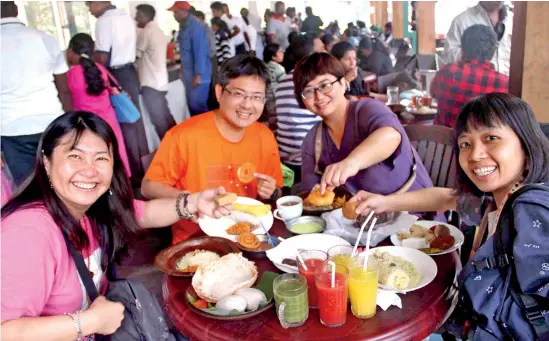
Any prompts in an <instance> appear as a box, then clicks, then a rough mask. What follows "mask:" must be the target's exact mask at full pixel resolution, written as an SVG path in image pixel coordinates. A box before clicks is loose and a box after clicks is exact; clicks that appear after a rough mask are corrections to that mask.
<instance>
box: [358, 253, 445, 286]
mask: <svg viewBox="0 0 549 341" xmlns="http://www.w3.org/2000/svg"><path fill="white" fill-rule="evenodd" d="M370 259H371V260H375V261H376V264H377V266H378V269H379V276H378V282H379V288H380V289H383V290H388V291H398V292H402V293H406V292H410V291H414V290H418V289H421V288H423V287H424V286H426V285H427V284H429V283H431V282H432V281H433V280H434V279H435V277H436V275H437V271H438V268H437V263H435V261H434V260H433V258H431V257H429V256H428V255H427V254H425V253H423V252H421V251H418V250H415V249H410V248H407V247H402V246H382V247H376V248H374V249H370V251H369V258H368V263H369V264H370Z"/></svg>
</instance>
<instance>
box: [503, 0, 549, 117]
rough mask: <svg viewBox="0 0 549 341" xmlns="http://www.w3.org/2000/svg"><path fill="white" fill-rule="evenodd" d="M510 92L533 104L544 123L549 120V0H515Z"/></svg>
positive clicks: (535, 112)
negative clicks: (548, 78)
mask: <svg viewBox="0 0 549 341" xmlns="http://www.w3.org/2000/svg"><path fill="white" fill-rule="evenodd" d="M514 5H515V15H514V21H513V38H512V47H511V70H510V75H509V92H510V93H512V94H513V95H515V96H518V97H521V98H522V99H524V100H525V101H526V102H528V104H529V105H530V106H531V107H532V109H533V111H534V114H535V115H536V118H537V119H538V121H539V122H541V123H549V111H548V110H547V108H549V82H547V74H549V48H547V41H548V40H549V22H548V21H547V20H546V18H547V16H549V2H546V1H541V2H537V1H527V2H526V1H525V2H522V1H514Z"/></svg>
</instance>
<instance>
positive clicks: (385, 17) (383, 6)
mask: <svg viewBox="0 0 549 341" xmlns="http://www.w3.org/2000/svg"><path fill="white" fill-rule="evenodd" d="M378 2H379V10H380V12H381V22H380V23H379V26H381V30H383V28H384V26H385V24H386V23H387V22H388V21H389V12H388V11H387V5H388V2H387V1H378Z"/></svg>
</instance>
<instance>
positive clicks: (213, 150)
mask: <svg viewBox="0 0 549 341" xmlns="http://www.w3.org/2000/svg"><path fill="white" fill-rule="evenodd" d="M218 77H219V78H218V83H217V84H216V86H215V94H216V97H217V100H218V101H219V105H220V108H219V109H218V110H216V111H211V112H207V113H204V114H201V115H198V116H195V117H192V118H190V119H188V120H186V121H184V122H182V123H180V124H178V125H177V126H175V127H173V128H172V129H170V130H169V131H168V132H167V133H166V135H165V136H164V138H163V139H162V142H161V143H160V146H159V147H158V150H157V151H156V154H155V156H154V159H153V161H152V163H151V165H150V167H149V169H148V171H147V173H146V174H145V178H144V179H143V184H142V186H141V191H142V193H143V195H144V196H145V197H147V198H150V199H156V198H174V197H177V196H178V195H179V194H180V193H181V191H183V190H185V191H190V192H197V191H202V190H205V189H207V188H214V187H217V186H223V187H225V189H226V190H227V191H229V192H235V193H236V194H238V195H239V196H246V197H250V198H258V199H262V200H268V199H276V198H277V197H279V196H280V193H281V190H280V188H281V187H282V185H283V183H282V168H281V165H280V156H279V154H278V145H277V143H276V140H275V138H274V135H273V133H272V132H271V131H270V130H269V129H268V128H267V127H265V126H264V125H262V124H261V123H258V122H257V120H258V119H259V117H260V116H261V113H262V112H263V107H264V105H265V89H266V85H267V82H268V79H269V76H268V71H267V67H266V66H265V64H264V63H263V62H262V61H261V60H259V59H257V58H255V57H252V56H249V55H237V56H236V57H234V58H232V59H230V60H228V61H227V62H225V63H224V64H223V65H222V67H221V70H220V71H219V74H218ZM248 163H250V164H252V165H254V166H255V173H254V175H253V179H252V181H251V182H248V183H244V182H242V181H241V180H240V179H239V176H238V169H239V168H240V167H241V166H242V165H243V164H248ZM240 178H241V179H242V177H240ZM172 231H173V243H174V244H175V243H177V242H180V241H182V240H186V239H188V238H190V237H192V236H194V235H195V234H196V233H197V232H198V231H199V228H198V226H197V224H196V223H193V222H190V221H180V222H178V223H176V224H174V225H173V229H172Z"/></svg>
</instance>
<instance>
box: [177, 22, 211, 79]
mask: <svg viewBox="0 0 549 341" xmlns="http://www.w3.org/2000/svg"><path fill="white" fill-rule="evenodd" d="M178 40H179V50H180V53H181V66H182V67H183V76H184V79H186V80H191V79H192V77H194V75H196V74H200V81H201V83H202V84H206V83H208V84H209V83H210V82H211V78H212V64H211V62H210V51H209V45H208V39H207V36H206V28H205V27H204V26H202V25H201V24H200V22H198V20H196V19H195V18H194V17H193V16H189V18H188V19H187V22H186V23H185V24H184V25H183V27H182V28H181V30H180V31H179V36H178Z"/></svg>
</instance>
